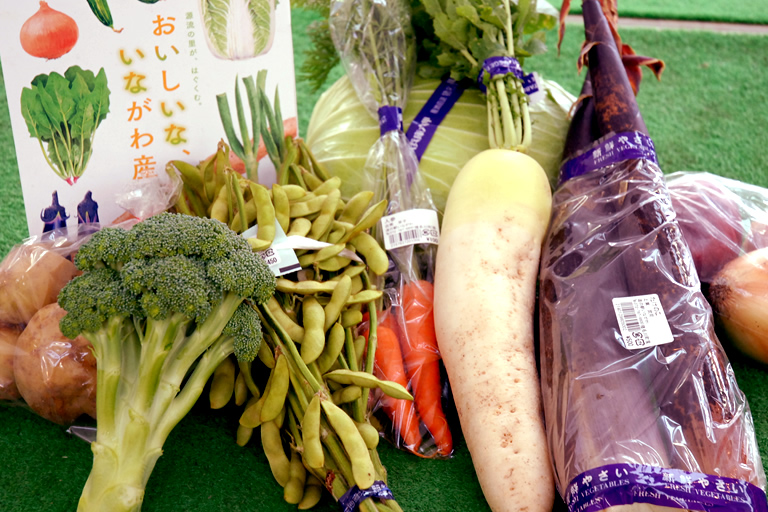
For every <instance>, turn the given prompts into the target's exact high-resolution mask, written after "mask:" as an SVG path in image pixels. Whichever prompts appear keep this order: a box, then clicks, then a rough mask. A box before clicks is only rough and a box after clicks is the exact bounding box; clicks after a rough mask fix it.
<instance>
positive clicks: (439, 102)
mask: <svg viewBox="0 0 768 512" xmlns="http://www.w3.org/2000/svg"><path fill="white" fill-rule="evenodd" d="M463 92H464V87H463V86H462V85H461V84H459V83H457V82H456V80H454V79H453V78H447V79H445V80H443V81H442V82H441V83H440V85H439V86H438V87H437V88H436V89H435V90H434V92H433V93H432V95H431V96H430V97H429V99H428V100H427V102H426V103H425V104H424V106H423V107H421V110H420V111H419V113H418V114H416V117H414V118H413V121H411V125H410V126H409V127H408V132H406V134H405V135H406V137H407V138H408V144H409V145H410V146H411V148H412V149H413V152H414V153H416V158H417V159H418V160H419V161H421V157H422V156H424V152H425V151H426V150H427V146H428V145H429V142H430V141H431V140H432V137H433V136H434V135H435V132H436V131H437V127H438V126H440V123H442V122H443V120H444V119H445V117H446V116H447V115H448V112H450V111H451V108H453V106H454V105H455V104H456V102H457V101H458V100H459V98H460V97H461V94H462V93H463Z"/></svg>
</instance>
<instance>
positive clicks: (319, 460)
mask: <svg viewBox="0 0 768 512" xmlns="http://www.w3.org/2000/svg"><path fill="white" fill-rule="evenodd" d="M301 431H302V434H303V435H302V440H303V442H304V462H306V463H307V466H308V467H310V468H313V469H317V468H322V467H323V465H324V464H325V455H324V453H323V444H322V439H321V436H320V397H319V396H317V395H314V396H313V397H312V400H311V401H310V402H309V405H308V406H307V409H306V411H304V418H303V419H302V420H301Z"/></svg>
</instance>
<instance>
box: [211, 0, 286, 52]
mask: <svg viewBox="0 0 768 512" xmlns="http://www.w3.org/2000/svg"><path fill="white" fill-rule="evenodd" d="M275 4H276V2H275V0H200V14H201V17H202V19H203V24H204V25H205V39H206V41H207V43H208V48H210V50H211V53H213V55H214V56H216V57H218V58H220V59H227V60H237V59H248V58H251V57H256V56H258V55H262V54H264V53H266V52H267V51H269V49H270V48H271V46H272V39H273V38H274V34H275V27H274V24H275V20H274V17H275Z"/></svg>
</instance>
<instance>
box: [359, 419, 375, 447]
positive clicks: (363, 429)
mask: <svg viewBox="0 0 768 512" xmlns="http://www.w3.org/2000/svg"><path fill="white" fill-rule="evenodd" d="M355 425H357V430H359V431H360V435H361V436H362V437H363V441H365V445H366V446H367V447H368V449H369V450H373V449H374V448H376V447H377V446H378V445H379V431H378V430H377V429H376V427H374V426H373V425H371V424H370V423H360V422H359V421H356V422H355Z"/></svg>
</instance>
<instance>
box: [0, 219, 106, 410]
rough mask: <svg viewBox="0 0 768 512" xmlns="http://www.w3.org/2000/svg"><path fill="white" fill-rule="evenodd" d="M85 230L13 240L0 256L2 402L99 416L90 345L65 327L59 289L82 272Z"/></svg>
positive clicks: (0, 393)
mask: <svg viewBox="0 0 768 512" xmlns="http://www.w3.org/2000/svg"><path fill="white" fill-rule="evenodd" d="M84 239H87V236H86V237H81V236H79V235H78V233H77V231H76V230H75V231H74V232H73V230H69V231H68V230H66V229H57V230H53V231H50V232H47V233H45V234H44V235H41V236H33V237H30V238H28V239H26V240H24V241H23V242H22V243H20V244H18V245H16V246H14V247H13V248H12V249H11V250H10V252H9V253H8V254H7V255H6V257H5V258H4V259H3V261H2V263H0V290H2V293H0V401H2V403H5V404H11V405H23V406H26V407H29V408H30V409H31V410H32V411H34V412H35V413H36V414H38V415H39V416H41V417H43V418H45V419H47V420H49V421H53V422H55V423H59V424H62V425H66V424H70V423H72V422H73V421H74V420H76V419H77V418H78V417H80V416H81V415H83V414H87V415H90V416H94V415H95V407H96V400H95V387H96V374H95V364H94V361H93V356H92V355H91V353H90V344H89V343H88V342H87V341H86V340H84V339H82V338H78V339H76V340H68V339H66V338H65V337H64V336H62V334H61V332H60V331H59V326H58V318H60V317H61V316H62V315H63V312H62V311H61V310H60V308H58V306H57V305H56V297H57V296H58V294H59V291H60V290H61V289H62V288H63V287H64V286H65V285H66V284H67V283H68V282H69V281H70V280H71V279H72V278H73V277H75V276H76V275H77V274H78V271H77V269H76V268H75V265H74V264H73V263H72V261H71V258H72V256H73V255H74V254H75V252H76V251H77V248H78V247H79V245H80V244H81V243H82V241H83V240H84Z"/></svg>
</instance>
